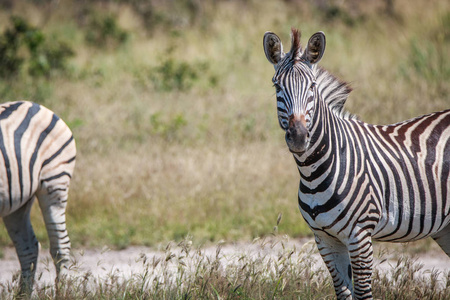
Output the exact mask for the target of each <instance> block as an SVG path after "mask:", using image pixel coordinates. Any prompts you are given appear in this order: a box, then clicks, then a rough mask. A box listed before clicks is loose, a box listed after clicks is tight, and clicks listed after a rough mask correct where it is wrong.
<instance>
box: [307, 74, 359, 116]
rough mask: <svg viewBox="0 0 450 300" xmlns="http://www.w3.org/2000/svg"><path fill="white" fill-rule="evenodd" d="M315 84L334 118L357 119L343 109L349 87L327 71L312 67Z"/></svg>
mask: <svg viewBox="0 0 450 300" xmlns="http://www.w3.org/2000/svg"><path fill="white" fill-rule="evenodd" d="M313 71H314V73H315V75H316V83H317V87H318V89H319V94H320V95H321V96H322V99H323V100H324V101H325V103H326V104H327V105H328V107H329V108H330V109H331V111H332V112H333V113H335V114H336V116H338V117H340V118H342V119H357V117H356V116H355V115H353V114H351V113H349V112H348V111H346V110H345V109H344V104H345V101H346V100H347V98H348V95H349V94H350V92H351V91H352V88H351V87H350V85H349V84H348V83H347V82H345V81H341V80H339V79H338V78H336V77H335V76H334V75H332V74H331V73H330V72H328V71H327V70H325V69H323V68H321V67H318V66H314V67H313Z"/></svg>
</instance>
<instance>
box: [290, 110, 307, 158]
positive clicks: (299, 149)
mask: <svg viewBox="0 0 450 300" xmlns="http://www.w3.org/2000/svg"><path fill="white" fill-rule="evenodd" d="M302 117H303V116H302ZM302 117H300V118H296V117H291V118H290V120H289V127H288V129H287V130H286V137H285V138H286V144H287V146H288V147H289V151H291V152H292V153H303V152H305V151H306V147H307V144H308V136H309V133H308V130H307V129H306V126H305V125H306V123H305V121H304V117H303V118H302Z"/></svg>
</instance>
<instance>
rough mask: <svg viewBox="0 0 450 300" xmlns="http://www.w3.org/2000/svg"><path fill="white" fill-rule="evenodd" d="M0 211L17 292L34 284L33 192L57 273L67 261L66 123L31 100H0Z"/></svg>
mask: <svg viewBox="0 0 450 300" xmlns="http://www.w3.org/2000/svg"><path fill="white" fill-rule="evenodd" d="M0 151H1V155H0V166H1V168H0V213H1V217H2V218H3V221H4V223H5V226H6V229H7V230H8V234H9V236H10V237H11V240H12V241H13V243H14V246H15V248H16V251H17V256H18V257H19V261H20V265H21V269H22V272H21V278H20V294H30V293H31V291H32V287H33V282H34V275H35V272H36V263H37V258H38V252H39V243H38V241H37V239H36V236H35V235H34V232H33V228H32V226H31V222H30V210H31V206H32V204H33V202H34V199H35V197H37V198H38V200H39V206H40V208H41V211H42V214H43V216H44V221H45V226H46V228H47V233H48V237H49V240H50V252H51V255H52V257H53V260H54V263H55V266H56V273H57V275H58V276H60V274H61V273H63V272H64V270H65V269H66V268H67V266H68V262H69V252H70V241H69V236H68V234H67V230H66V217H65V210H66V204H67V194H68V191H69V183H70V179H71V177H72V172H73V169H74V166H75V154H76V149H75V141H74V139H73V136H72V132H71V131H70V129H69V127H67V125H66V124H65V123H64V122H63V121H62V120H61V119H60V118H58V117H57V116H56V115H55V114H54V113H53V112H51V111H50V110H48V109H47V108H45V107H43V106H40V105H39V104H36V103H31V102H9V103H5V104H2V105H0Z"/></svg>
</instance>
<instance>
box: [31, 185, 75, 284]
mask: <svg viewBox="0 0 450 300" xmlns="http://www.w3.org/2000/svg"><path fill="white" fill-rule="evenodd" d="M67 196H68V184H66V185H63V186H56V187H55V186H53V187H51V188H50V187H48V186H47V187H45V188H44V187H43V188H41V190H40V191H39V192H38V199H39V206H40V207H41V211H42V215H43V217H44V222H45V227H46V228H47V234H48V238H49V240H50V254H51V256H52V258H53V262H54V264H55V267H56V280H57V281H59V280H60V279H61V277H62V276H63V275H65V274H67V271H68V267H69V262H70V239H69V235H68V233H67V229H66V205H67Z"/></svg>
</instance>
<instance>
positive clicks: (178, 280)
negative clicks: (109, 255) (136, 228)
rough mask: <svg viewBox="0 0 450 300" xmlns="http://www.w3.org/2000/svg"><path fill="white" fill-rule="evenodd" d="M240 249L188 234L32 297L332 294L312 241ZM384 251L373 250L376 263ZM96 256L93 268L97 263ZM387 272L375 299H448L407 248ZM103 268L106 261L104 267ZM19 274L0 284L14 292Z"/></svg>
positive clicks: (378, 277)
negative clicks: (119, 266)
mask: <svg viewBox="0 0 450 300" xmlns="http://www.w3.org/2000/svg"><path fill="white" fill-rule="evenodd" d="M246 248H247V250H246V251H244V250H242V252H230V251H229V250H228V249H227V247H226V245H225V246H224V245H222V244H219V245H217V246H216V247H212V248H208V249H202V248H197V247H195V246H193V242H192V240H191V239H190V238H189V237H188V238H186V239H183V240H181V241H180V242H179V243H178V244H174V243H169V244H167V246H165V247H163V248H162V249H161V250H162V251H161V252H159V253H158V254H155V255H148V254H145V253H142V254H140V255H139V256H138V257H136V258H134V257H133V258H131V257H130V259H136V262H137V264H140V265H141V266H140V267H139V271H134V272H132V273H131V275H125V274H122V273H119V272H117V271H110V272H108V273H106V275H104V276H103V275H95V274H93V273H91V272H84V273H83V272H80V271H77V269H78V268H79V265H78V263H77V262H76V261H74V264H73V266H72V267H71V269H72V272H74V273H77V275H76V276H69V277H68V278H66V279H65V280H63V281H62V282H61V284H60V285H59V289H58V290H56V289H55V287H54V286H53V285H52V284H51V285H45V284H43V285H40V286H37V287H36V289H35V292H34V294H33V297H32V299H334V297H335V296H334V289H333V285H332V282H331V278H330V276H329V274H328V271H327V270H326V269H325V267H324V265H323V263H322V260H321V258H320V255H319V254H318V251H317V249H316V246H315V244H314V242H313V241H310V242H308V243H306V244H304V245H303V246H302V247H298V248H297V247H296V243H292V242H291V241H289V239H288V238H287V237H281V236H274V237H271V238H264V239H259V240H255V241H254V242H253V244H252V245H247V246H246ZM385 258H388V257H387V255H386V254H382V255H381V256H377V263H375V268H376V270H377V265H378V262H379V261H383V260H384V259H385ZM100 259H101V258H99V262H98V268H102V262H101V261H100ZM391 264H392V267H391V268H389V269H388V270H387V271H385V272H381V271H375V272H374V276H373V289H374V295H375V297H376V298H377V299H438V300H440V299H442V300H448V299H450V273H448V274H442V273H439V272H436V271H432V272H424V271H423V269H422V267H421V265H420V264H419V263H418V262H417V261H416V260H415V259H414V258H411V256H408V255H400V256H399V258H397V259H396V260H394V261H392V262H391ZM107 269H109V268H107ZM17 288H18V287H17V281H13V282H11V283H8V284H6V285H4V286H2V287H0V296H1V297H2V299H12V295H14V293H15V292H17Z"/></svg>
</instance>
